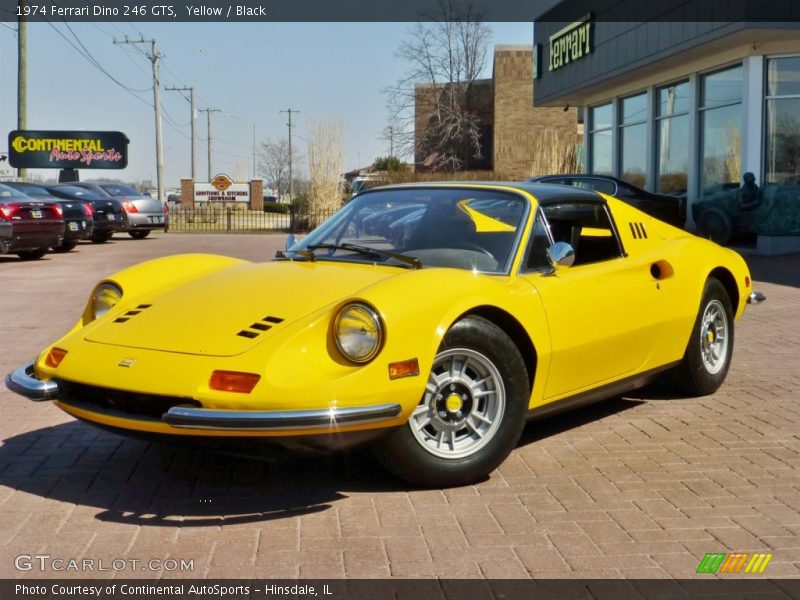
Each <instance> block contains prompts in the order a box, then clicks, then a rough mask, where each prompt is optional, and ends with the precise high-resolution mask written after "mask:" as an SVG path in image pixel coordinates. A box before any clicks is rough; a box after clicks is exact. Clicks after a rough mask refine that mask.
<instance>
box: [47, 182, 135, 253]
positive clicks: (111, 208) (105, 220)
mask: <svg viewBox="0 0 800 600" xmlns="http://www.w3.org/2000/svg"><path fill="white" fill-rule="evenodd" d="M47 190H48V191H50V192H51V193H52V194H53V195H54V196H58V197H59V198H65V199H67V200H81V201H84V202H90V203H91V205H92V207H93V208H94V231H92V235H91V236H89V239H90V240H92V241H93V242H94V243H95V244H102V243H104V242H107V241H108V240H110V239H111V236H113V235H114V234H115V233H117V232H119V231H125V229H126V227H127V217H126V215H125V211H124V210H123V209H122V202H119V201H118V200H114V199H113V198H110V197H103V196H100V195H98V194H96V193H95V192H93V191H91V190H87V189H86V188H83V187H79V186H76V185H73V184H71V183H58V184H56V185H49V186H47Z"/></svg>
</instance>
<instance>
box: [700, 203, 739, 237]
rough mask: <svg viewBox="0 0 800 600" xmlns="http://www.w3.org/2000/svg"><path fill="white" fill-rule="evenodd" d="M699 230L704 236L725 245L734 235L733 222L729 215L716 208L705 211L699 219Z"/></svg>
mask: <svg viewBox="0 0 800 600" xmlns="http://www.w3.org/2000/svg"><path fill="white" fill-rule="evenodd" d="M697 230H698V231H699V232H700V235H702V236H703V237H704V238H708V239H710V240H711V241H712V242H714V243H716V244H719V245H720V246H724V245H725V244H727V243H728V242H730V241H731V238H732V237H733V223H731V219H730V217H729V216H728V215H726V214H725V213H724V212H722V211H721V210H719V209H716V208H710V209H708V210H705V211H703V213H702V214H701V215H700V218H699V219H698V220H697Z"/></svg>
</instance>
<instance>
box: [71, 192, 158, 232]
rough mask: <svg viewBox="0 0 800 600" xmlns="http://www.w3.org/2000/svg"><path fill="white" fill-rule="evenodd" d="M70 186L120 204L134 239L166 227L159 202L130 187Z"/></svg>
mask: <svg viewBox="0 0 800 600" xmlns="http://www.w3.org/2000/svg"><path fill="white" fill-rule="evenodd" d="M72 185H78V186H81V187H84V188H86V189H89V190H92V191H93V192H95V193H97V194H100V195H104V196H109V197H112V198H114V199H115V200H119V201H120V202H122V207H123V208H124V209H125V212H126V213H127V216H128V229H127V231H128V235H129V236H131V237H132V238H134V239H137V240H139V239H142V238H146V237H147V236H148V235H150V232H151V231H152V230H154V229H162V230H163V229H165V228H166V226H167V217H166V215H165V214H164V207H163V206H162V204H161V202H160V201H159V200H158V199H156V198H151V197H150V196H145V195H144V194H141V193H139V192H137V191H136V190H135V189H133V188H132V187H130V186H127V185H125V184H122V183H109V182H104V181H76V182H73V183H72Z"/></svg>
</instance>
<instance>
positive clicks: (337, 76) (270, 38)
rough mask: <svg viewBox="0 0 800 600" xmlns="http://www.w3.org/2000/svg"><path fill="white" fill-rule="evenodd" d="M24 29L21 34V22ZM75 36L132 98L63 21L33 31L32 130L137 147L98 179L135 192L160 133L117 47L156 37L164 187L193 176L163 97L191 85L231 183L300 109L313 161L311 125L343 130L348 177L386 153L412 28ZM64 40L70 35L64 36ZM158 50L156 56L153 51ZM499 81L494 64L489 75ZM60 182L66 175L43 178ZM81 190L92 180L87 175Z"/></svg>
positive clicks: (5, 70) (299, 26)
mask: <svg viewBox="0 0 800 600" xmlns="http://www.w3.org/2000/svg"><path fill="white" fill-rule="evenodd" d="M11 25H12V26H15V25H16V23H12V24H11ZM69 27H71V29H72V32H74V34H75V36H77V38H78V39H80V42H81V43H82V44H83V46H85V48H86V50H87V51H88V53H90V54H91V55H92V56H93V57H94V58H95V60H96V61H97V62H98V63H99V64H100V65H101V66H102V67H103V68H104V69H105V70H106V71H108V72H109V73H110V74H111V75H113V77H114V78H116V79H117V80H119V81H120V82H121V83H123V84H124V85H125V86H127V87H129V88H131V89H134V90H143V91H139V92H136V93H135V95H136V96H139V99H137V98H136V97H135V96H134V94H133V93H131V92H128V91H126V90H124V89H123V88H121V87H120V86H119V85H117V84H116V83H114V82H113V81H112V80H111V79H109V78H108V77H107V76H106V75H104V74H102V73H101V72H100V71H99V70H98V69H97V68H96V67H95V66H93V65H92V64H91V63H90V62H89V61H88V60H87V59H86V58H84V57H82V56H81V55H80V54H79V53H78V52H77V51H76V50H75V49H74V48H73V47H71V46H70V44H68V42H67V41H66V40H65V39H64V37H66V38H68V39H70V40H71V41H72V43H73V44H75V45H76V46H77V45H78V42H77V41H76V39H75V37H73V33H72V32H71V31H70V30H69V29H68V28H67V25H66V24H65V23H63V22H59V23H54V25H52V26H51V25H50V24H47V23H32V24H29V26H28V128H29V129H78V130H82V129H84V130H120V131H123V132H125V133H126V134H127V135H128V137H129V138H130V140H131V144H130V147H129V160H128V168H127V169H125V170H123V171H106V172H102V171H94V172H93V173H94V174H96V175H117V176H119V177H120V178H121V179H124V180H126V181H139V180H146V179H151V180H152V181H153V184H155V179H156V178H155V133H154V131H155V125H154V117H153V109H152V90H150V89H148V88H150V86H151V81H152V77H151V68H150V62H149V61H148V60H147V59H146V58H145V57H144V56H143V55H142V54H141V53H140V52H138V51H137V50H136V49H134V48H133V47H130V46H124V47H123V46H115V45H114V43H113V38H114V37H116V38H117V39H121V38H123V37H124V36H125V35H128V36H129V37H130V38H137V39H138V38H139V36H140V34H141V35H143V36H144V37H145V38H155V39H156V40H157V42H158V47H159V51H160V52H161V53H163V54H164V58H163V60H162V61H161V83H162V92H161V101H162V106H163V107H164V111H165V116H164V122H163V128H164V134H163V137H164V159H165V160H164V162H165V182H166V186H167V187H173V186H176V185H177V184H178V182H179V180H180V178H181V177H188V176H189V175H190V142H189V137H190V128H189V121H190V110H189V103H188V102H187V101H185V100H184V99H183V98H182V97H181V95H180V94H178V93H177V92H171V91H165V90H164V89H163V87H167V86H169V87H184V86H187V87H188V86H194V87H195V93H196V96H197V107H198V108H199V109H203V108H209V107H210V108H219V109H221V110H222V111H223V112H222V113H214V114H213V116H212V124H211V128H212V139H213V146H212V147H213V151H214V152H213V156H212V170H213V171H214V172H215V173H217V172H225V173H228V174H229V175H231V176H232V177H234V178H237V179H239V178H247V177H249V176H250V175H251V172H252V140H253V125H254V124H255V128H256V140H257V141H260V140H263V139H265V138H278V137H285V136H286V133H287V128H286V115H285V114H280V113H279V112H278V111H279V110H284V109H286V108H289V107H291V108H292V109H295V110H299V111H300V113H299V114H298V115H296V116H294V117H293V124H295V125H297V127H296V128H295V129H294V132H295V133H296V137H295V138H294V142H295V144H296V147H297V148H298V150H299V151H300V153H301V154H305V146H306V144H305V142H304V139H305V138H306V125H307V124H308V122H309V120H310V119H313V120H316V121H325V120H327V119H339V120H340V121H341V122H342V123H343V125H344V161H343V167H344V169H345V170H346V169H351V168H355V167H357V166H363V165H367V164H370V163H371V162H372V160H373V159H374V158H375V157H376V156H380V155H385V154H388V143H387V142H386V141H384V140H382V139H381V131H382V129H383V128H384V127H385V126H386V124H387V113H386V107H385V104H386V103H385V98H384V96H383V95H382V94H381V90H382V89H383V88H384V87H386V86H387V85H390V84H392V83H393V82H394V81H395V80H396V79H397V78H398V77H399V76H400V75H401V74H402V73H403V71H404V70H405V69H406V65H405V64H404V63H403V61H401V60H400V59H398V58H397V57H396V56H395V50H396V48H397V47H398V45H399V44H400V42H401V41H402V40H403V38H404V37H405V36H406V32H407V30H408V24H405V23H253V24H249V23H248V24H234V23H178V24H174V23H137V24H135V25H134V24H130V23H109V22H97V23H71V24H70V25H69ZM56 29H57V30H58V32H60V33H61V34H63V36H64V37H62V35H59V33H58V32H57V31H56ZM491 29H492V44H530V43H531V42H532V37H533V25H532V23H493V24H491ZM16 44H17V41H16V35H15V34H14V32H13V31H11V30H10V29H9V28H8V27H0V82H2V85H0V130H2V137H0V140H2V141H0V150H5V149H6V148H5V146H6V144H7V135H8V132H9V131H11V130H13V129H15V128H16V84H17V81H16V79H17V78H16V57H17V49H16ZM148 49H149V47H148ZM490 73H491V60H487V66H486V76H489V75H490ZM197 135H198V144H197V172H198V175H199V178H204V177H205V174H206V171H207V167H206V155H207V154H206V141H205V140H206V135H207V131H206V115H205V113H200V114H198V120H197ZM37 173H38V174H41V175H43V176H48V175H51V174H52V176H56V175H57V171H52V172H49V171H38V172H37ZM82 178H83V179H89V178H91V175H90V174H89V173H84V174H83V175H82Z"/></svg>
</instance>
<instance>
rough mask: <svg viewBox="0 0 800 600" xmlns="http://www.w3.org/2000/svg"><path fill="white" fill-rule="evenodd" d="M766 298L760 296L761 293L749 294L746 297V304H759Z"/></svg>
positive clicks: (762, 295)
mask: <svg viewBox="0 0 800 600" xmlns="http://www.w3.org/2000/svg"><path fill="white" fill-rule="evenodd" d="M766 299H767V297H766V296H765V295H764V294H762V293H761V292H750V295H749V296H748V297H747V303H748V304H761V303H762V302H763V301H764V300H766Z"/></svg>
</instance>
